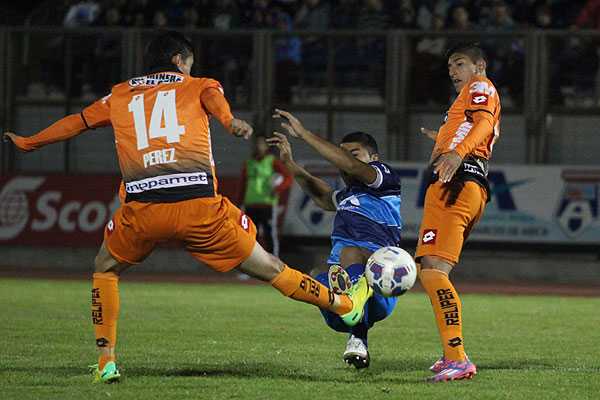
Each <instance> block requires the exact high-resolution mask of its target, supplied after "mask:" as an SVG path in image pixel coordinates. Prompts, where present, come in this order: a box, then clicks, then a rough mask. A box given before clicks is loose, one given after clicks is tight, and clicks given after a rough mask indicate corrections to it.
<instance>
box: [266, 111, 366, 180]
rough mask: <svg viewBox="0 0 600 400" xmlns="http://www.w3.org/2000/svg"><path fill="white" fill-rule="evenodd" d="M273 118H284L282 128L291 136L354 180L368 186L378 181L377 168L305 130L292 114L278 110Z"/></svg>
mask: <svg viewBox="0 0 600 400" xmlns="http://www.w3.org/2000/svg"><path fill="white" fill-rule="evenodd" d="M273 118H282V119H283V120H284V121H285V122H282V123H281V126H282V127H283V128H284V129H285V130H286V131H287V132H288V133H289V134H290V135H291V136H294V137H297V138H301V139H303V140H304V141H305V142H306V143H307V144H308V145H309V146H310V147H312V148H313V149H315V150H316V151H317V152H318V153H319V154H320V155H321V156H323V158H325V159H326V160H327V161H329V162H331V163H332V164H333V165H335V166H336V167H337V168H339V169H340V170H342V171H344V172H345V173H347V174H348V175H350V176H352V177H353V178H355V179H357V180H359V181H360V182H363V183H366V184H372V183H373V182H375V180H376V179H377V171H376V170H375V168H373V167H372V166H370V165H369V164H367V163H364V162H362V161H360V160H358V159H357V158H356V157H354V156H353V155H352V154H350V153H349V152H348V151H346V150H344V149H342V148H341V147H338V146H336V145H335V144H333V143H331V142H329V141H327V140H325V139H323V138H322V137H320V136H318V135H315V134H314V133H312V132H310V131H309V130H308V129H306V128H304V126H303V125H302V123H301V122H300V121H299V120H298V119H297V118H296V117H294V116H293V115H292V114H291V113H289V112H287V111H283V110H278V109H276V110H275V114H274V115H273Z"/></svg>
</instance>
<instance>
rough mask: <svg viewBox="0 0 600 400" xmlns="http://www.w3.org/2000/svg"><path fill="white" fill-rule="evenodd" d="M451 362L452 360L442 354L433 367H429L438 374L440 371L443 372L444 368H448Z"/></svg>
mask: <svg viewBox="0 0 600 400" xmlns="http://www.w3.org/2000/svg"><path fill="white" fill-rule="evenodd" d="M466 357H467V358H466V360H467V361H469V357H468V356H466ZM451 362H452V360H448V359H447V358H446V357H444V356H441V357H440V358H439V359H438V360H437V361H436V362H434V363H433V365H432V366H431V367H429V370H430V371H431V372H433V373H434V374H437V373H439V372H442V370H444V369H446V368H447V367H448V364H449V363H451Z"/></svg>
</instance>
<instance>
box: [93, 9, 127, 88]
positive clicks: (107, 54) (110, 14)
mask: <svg viewBox="0 0 600 400" xmlns="http://www.w3.org/2000/svg"><path fill="white" fill-rule="evenodd" d="M121 22H122V19H121V12H120V11H119V8H118V7H115V6H113V7H110V8H108V9H106V10H105V11H104V12H103V13H102V15H101V16H100V21H99V23H100V25H102V26H105V27H108V28H115V27H118V26H120V24H121ZM121 43H122V37H121V35H120V34H118V33H116V34H115V33H114V32H110V31H108V32H101V33H100V34H99V36H98V40H97V43H96V48H95V51H94V60H95V62H94V74H93V88H92V92H89V93H87V94H86V95H87V97H88V99H89V98H90V97H97V95H96V93H106V92H108V91H109V90H110V88H111V87H112V85H114V84H116V83H117V82H119V81H120V79H121Z"/></svg>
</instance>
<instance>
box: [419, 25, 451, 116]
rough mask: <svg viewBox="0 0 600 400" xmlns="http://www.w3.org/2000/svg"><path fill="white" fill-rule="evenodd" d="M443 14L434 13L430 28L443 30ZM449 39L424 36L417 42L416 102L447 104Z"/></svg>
mask: <svg viewBox="0 0 600 400" xmlns="http://www.w3.org/2000/svg"><path fill="white" fill-rule="evenodd" d="M444 21H445V18H444V16H443V15H437V14H435V15H433V16H432V18H431V26H430V27H428V29H430V30H432V31H434V32H441V31H442V30H443V29H444ZM446 49H447V40H446V38H445V37H444V36H441V35H437V36H427V35H426V36H424V37H423V38H422V39H421V40H419V42H417V46H416V53H415V60H414V63H413V64H412V68H413V76H414V79H413V80H412V82H413V85H414V86H413V91H412V93H413V98H414V99H415V101H416V103H418V104H424V103H430V104H443V105H445V104H447V103H448V99H449V98H450V80H449V79H448V71H447V68H446V62H445V61H446V57H445V54H446Z"/></svg>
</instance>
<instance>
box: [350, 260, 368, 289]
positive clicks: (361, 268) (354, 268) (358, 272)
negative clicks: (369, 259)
mask: <svg viewBox="0 0 600 400" xmlns="http://www.w3.org/2000/svg"><path fill="white" fill-rule="evenodd" d="M346 272H347V273H348V275H350V281H351V282H352V284H353V285H354V284H355V283H356V282H358V280H359V279H360V277H361V276H363V275H364V274H365V264H352V265H350V266H348V268H346Z"/></svg>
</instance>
